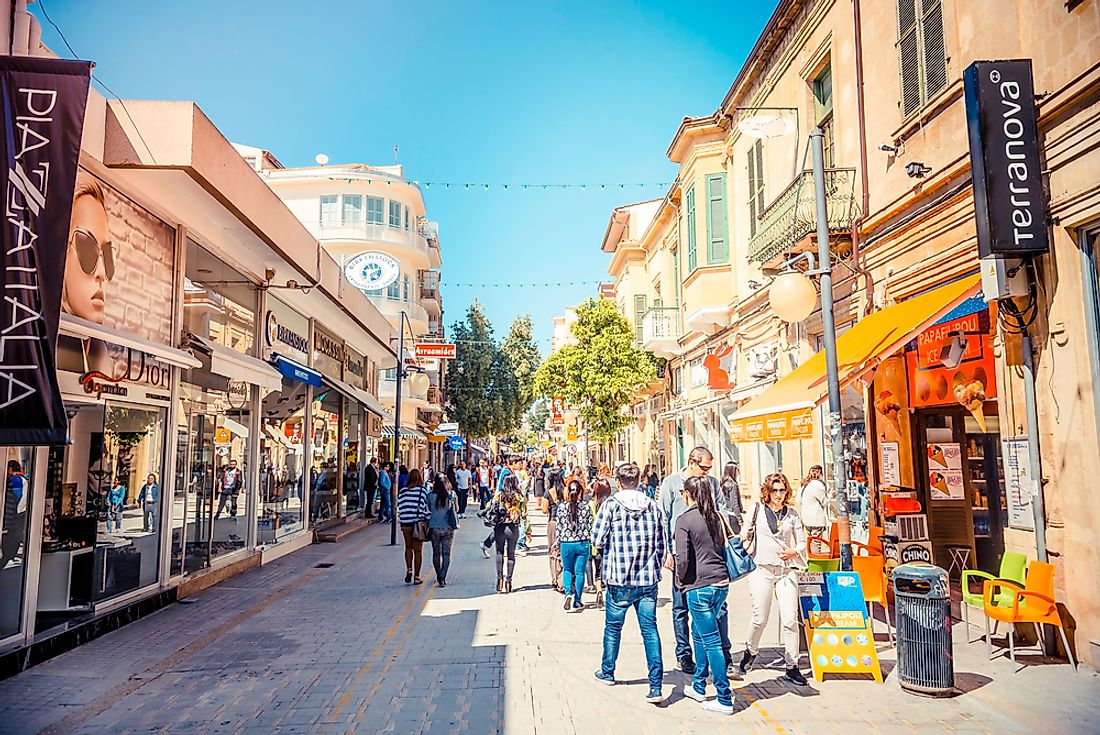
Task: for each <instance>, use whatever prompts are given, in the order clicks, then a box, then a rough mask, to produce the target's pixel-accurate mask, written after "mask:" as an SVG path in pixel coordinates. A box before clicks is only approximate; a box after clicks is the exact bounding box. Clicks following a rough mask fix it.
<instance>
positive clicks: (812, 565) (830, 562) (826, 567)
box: [806, 559, 982, 605]
mask: <svg viewBox="0 0 1100 735" xmlns="http://www.w3.org/2000/svg"><path fill="white" fill-rule="evenodd" d="M806 571H808V572H839V571H840V559H809V560H807V561H806ZM978 604H979V605H980V604H982V596H981V594H980V593H979V594H978Z"/></svg>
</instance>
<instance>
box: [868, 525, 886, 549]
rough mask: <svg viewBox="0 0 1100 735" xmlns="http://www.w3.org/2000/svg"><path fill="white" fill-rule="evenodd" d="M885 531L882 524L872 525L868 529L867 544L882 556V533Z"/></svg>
mask: <svg viewBox="0 0 1100 735" xmlns="http://www.w3.org/2000/svg"><path fill="white" fill-rule="evenodd" d="M885 533H886V529H884V528H883V527H882V526H871V527H870V528H868V529H867V546H868V547H869V548H870V549H871V550H872V551H873V552H874V554H877V555H878V556H882V535H883V534H885Z"/></svg>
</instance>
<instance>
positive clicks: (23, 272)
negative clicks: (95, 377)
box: [0, 56, 91, 445]
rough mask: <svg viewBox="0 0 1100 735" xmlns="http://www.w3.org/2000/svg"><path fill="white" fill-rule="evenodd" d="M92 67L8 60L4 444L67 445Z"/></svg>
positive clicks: (2, 182)
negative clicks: (73, 249) (74, 271)
mask: <svg viewBox="0 0 1100 735" xmlns="http://www.w3.org/2000/svg"><path fill="white" fill-rule="evenodd" d="M90 75H91V64H89V63H88V62H84V61H61V60H58V59H45V58H37V57H35V58H28V57H20V56H3V57H0V98H2V99H3V101H4V118H3V126H4V130H3V135H0V151H2V154H3V161H0V188H2V189H3V196H4V222H3V225H2V227H0V246H2V248H3V295H2V298H3V304H2V305H0V444H6V445H41V444H63V443H64V442H65V439H66V434H67V421H66V417H65V406H64V404H63V403H62V400H61V392H60V390H59V389H58V385H57V326H58V321H59V319H60V314H61V294H62V290H63V284H64V274H65V257H66V254H67V252H68V250H69V241H68V238H67V236H66V235H67V233H68V231H69V220H70V217H71V214H72V204H73V192H74V190H75V187H76V169H77V160H78V158H79V155H80V137H81V131H82V129H83V125H84V108H85V105H86V104H87V101H88V80H89V78H90Z"/></svg>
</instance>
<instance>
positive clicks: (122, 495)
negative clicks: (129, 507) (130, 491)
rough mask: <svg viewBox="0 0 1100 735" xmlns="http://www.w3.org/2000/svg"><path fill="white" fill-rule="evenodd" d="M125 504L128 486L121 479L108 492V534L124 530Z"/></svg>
mask: <svg viewBox="0 0 1100 735" xmlns="http://www.w3.org/2000/svg"><path fill="white" fill-rule="evenodd" d="M125 502H126V486H125V485H123V484H122V478H119V480H118V482H117V483H115V485H114V487H112V488H111V489H110V490H108V491H107V533H111V532H112V531H121V530H122V506H123V504H124V503H125ZM112 522H113V527H112Z"/></svg>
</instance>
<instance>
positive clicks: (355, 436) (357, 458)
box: [343, 399, 369, 516]
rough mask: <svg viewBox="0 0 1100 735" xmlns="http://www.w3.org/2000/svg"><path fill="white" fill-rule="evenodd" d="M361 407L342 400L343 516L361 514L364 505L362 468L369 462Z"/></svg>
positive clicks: (353, 402) (357, 403) (352, 402)
mask: <svg viewBox="0 0 1100 735" xmlns="http://www.w3.org/2000/svg"><path fill="white" fill-rule="evenodd" d="M364 418H365V416H364V411H363V407H362V406H361V405H360V404H359V402H358V401H352V400H347V399H345V400H344V494H343V504H344V509H343V513H344V515H345V516H347V515H351V514H352V513H356V512H361V511H362V510H363V507H364V505H365V502H366V499H365V498H364V497H363V495H364V492H363V491H364V487H363V485H362V484H361V482H362V479H363V466H364V463H365V462H367V461H368V460H369V457H368V456H367V455H366V452H367V451H368V449H369V448H368V447H367V446H365V444H364V441H363V439H364V436H363V420H364Z"/></svg>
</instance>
